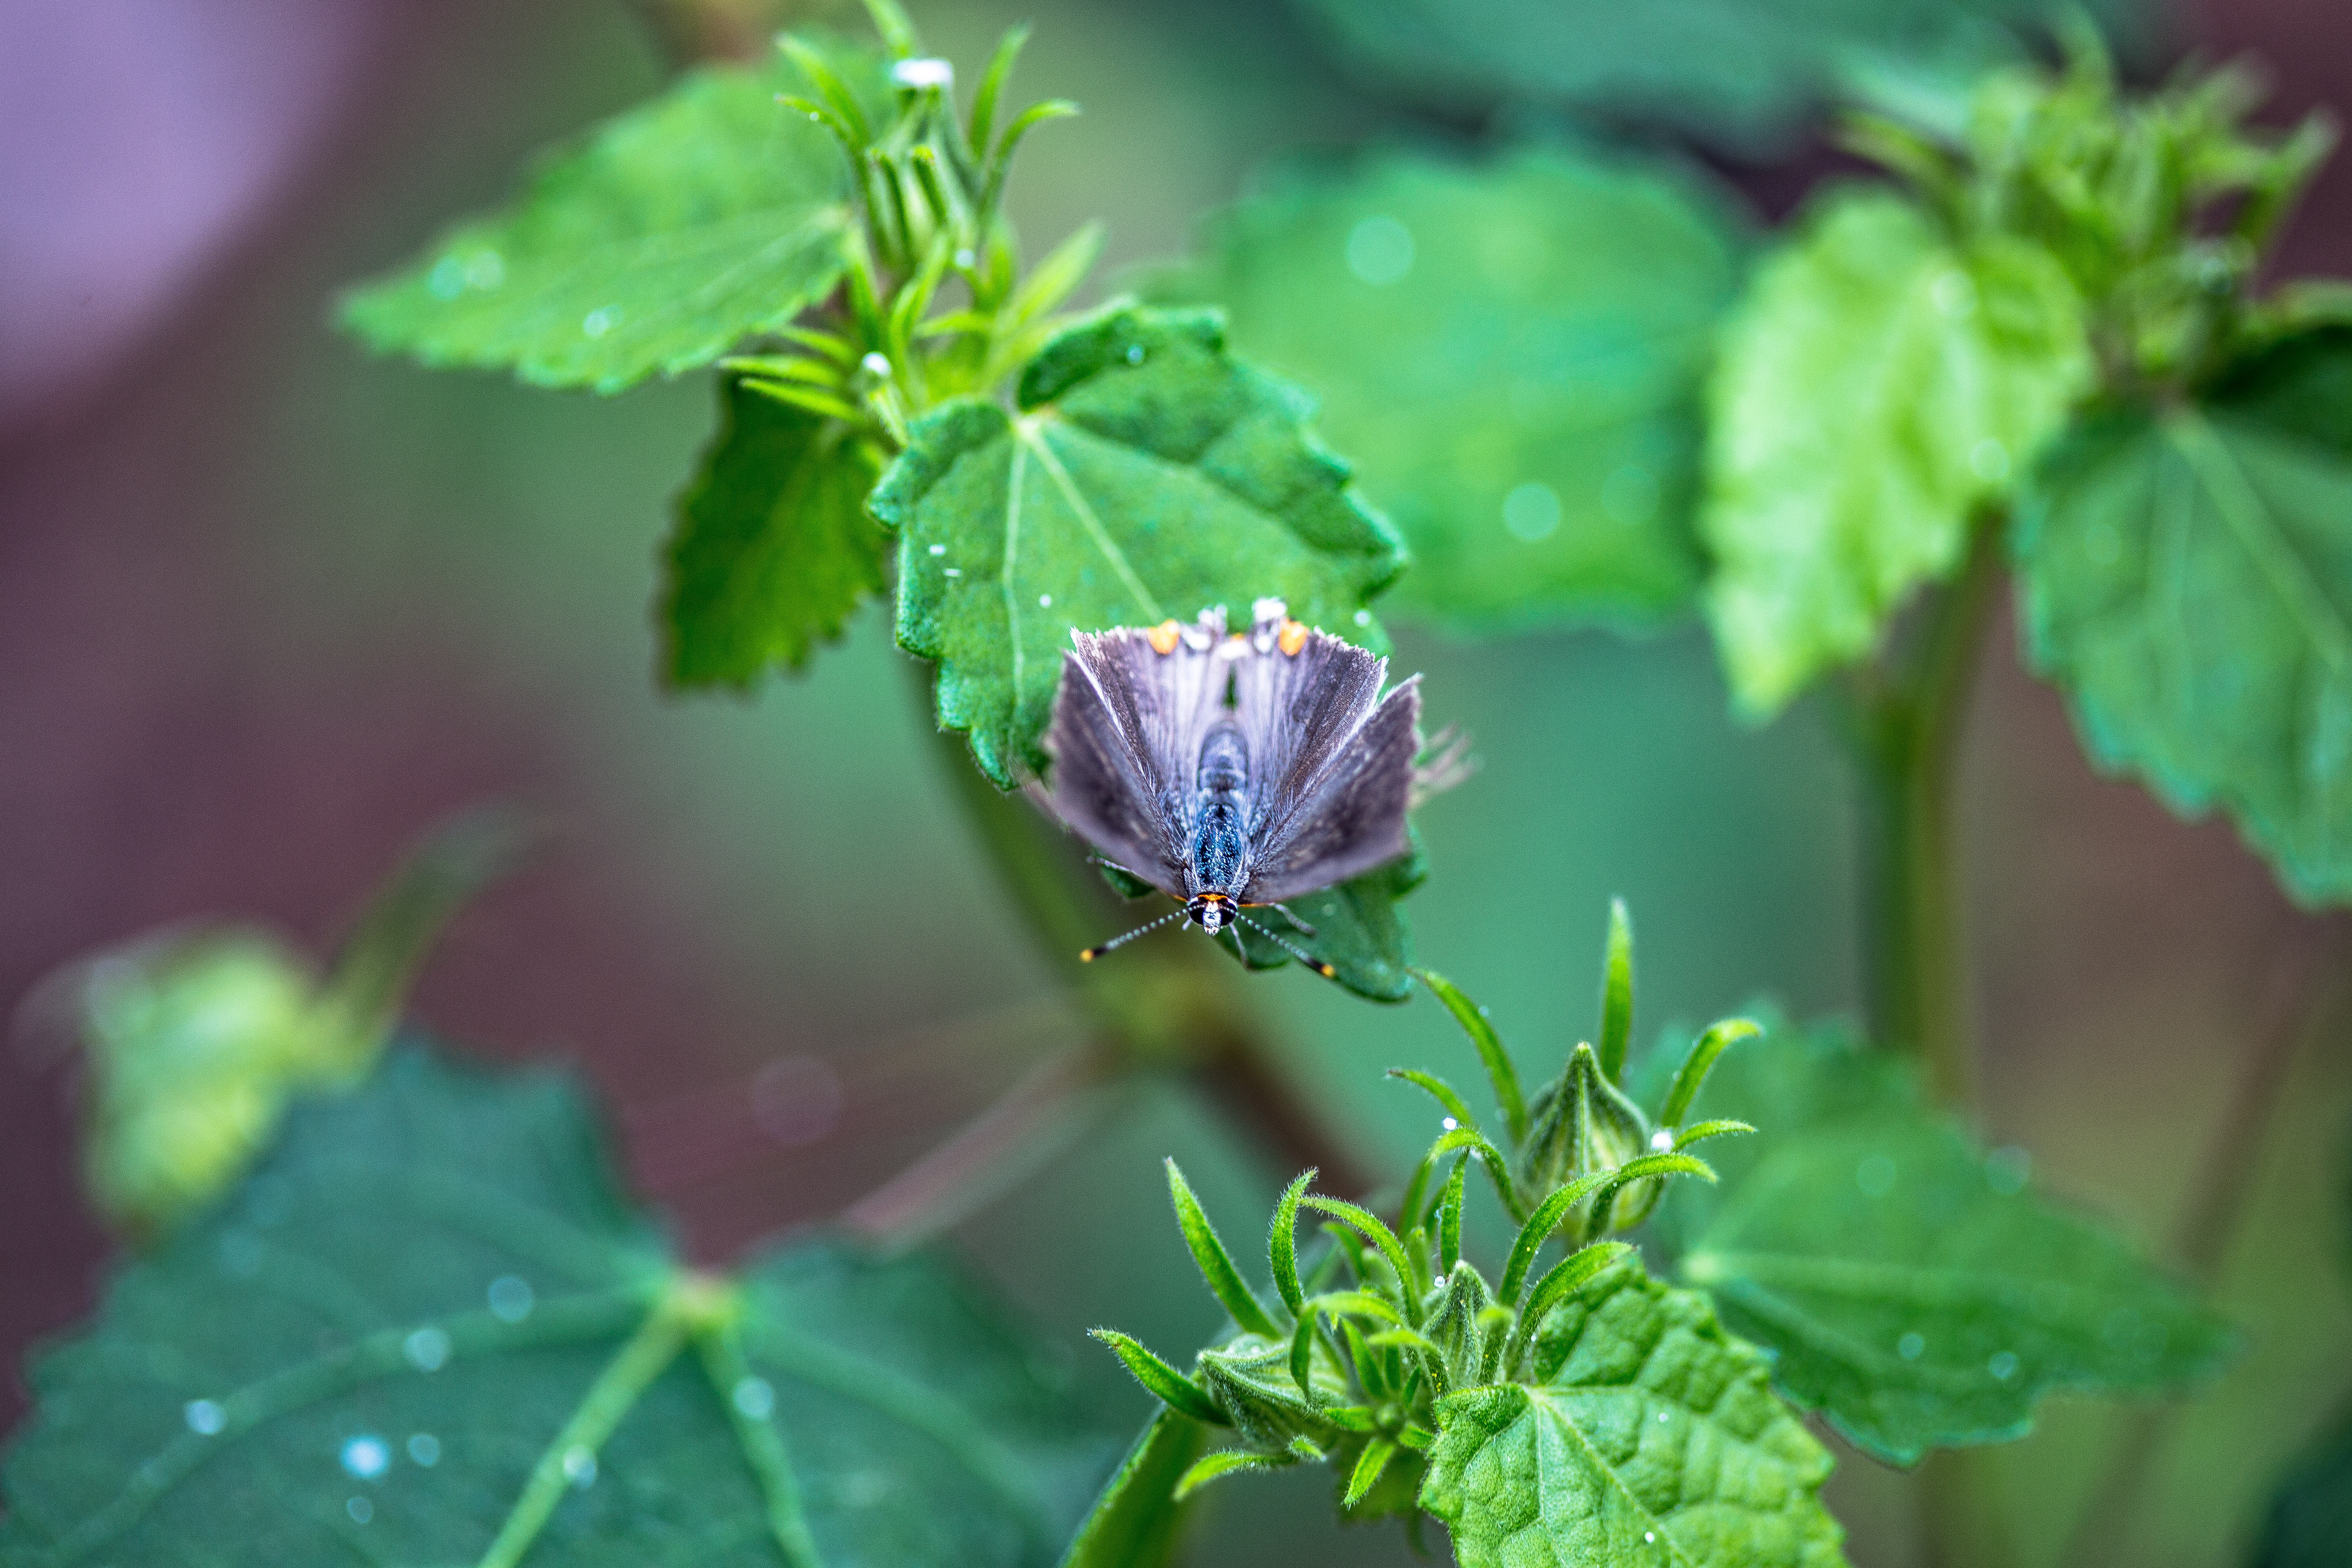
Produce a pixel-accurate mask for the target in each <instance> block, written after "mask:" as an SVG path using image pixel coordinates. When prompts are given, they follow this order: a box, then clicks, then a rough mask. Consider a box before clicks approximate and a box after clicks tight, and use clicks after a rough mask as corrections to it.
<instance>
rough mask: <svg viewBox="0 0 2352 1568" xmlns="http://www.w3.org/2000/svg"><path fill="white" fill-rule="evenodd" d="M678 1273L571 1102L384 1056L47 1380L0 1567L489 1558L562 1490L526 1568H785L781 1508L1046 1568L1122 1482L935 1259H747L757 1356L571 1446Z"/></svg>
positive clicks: (1016, 1348) (416, 1055)
mask: <svg viewBox="0 0 2352 1568" xmlns="http://www.w3.org/2000/svg"><path fill="white" fill-rule="evenodd" d="M679 1279H681V1275H680V1272H679V1269H678V1267H677V1263H676V1260H675V1259H674V1258H673V1257H672V1255H671V1254H670V1252H669V1250H668V1247H667V1244H666V1242H665V1240H664V1238H663V1237H661V1235H660V1234H659V1233H658V1232H656V1230H655V1229H654V1228H653V1227H652V1226H649V1225H648V1224H647V1223H646V1221H645V1220H644V1219H643V1218H642V1217H640V1216H639V1215H636V1214H635V1213H633V1212H632V1211H631V1210H630V1209H629V1208H628V1206H627V1205H625V1203H624V1202H623V1200H622V1199H621V1197H620V1196H619V1194H617V1192H616V1191H615V1189H614V1185H613V1184H612V1182H611V1179H610V1175H609V1172H608V1168H607V1164H606V1161H605V1158H604V1152H603V1149H602V1147H601V1141H600V1139H599V1137H598V1136H597V1133H596V1131H595V1129H594V1128H593V1124H592V1121H591V1119H590V1118H589V1116H588V1114H587V1112H586V1110H585V1107H584V1106H583V1103H582V1101H581V1099H580V1097H579V1095H578V1093H577V1091H576V1090H575V1089H573V1088H572V1085H571V1084H570V1083H569V1082H568V1081H567V1080H565V1079H562V1078H560V1077H558V1076H556V1075H553V1074H550V1073H545V1072H529V1073H520V1074H491V1073H488V1072H481V1071H476V1070H472V1069H468V1068H461V1067H457V1066H454V1065H451V1064H448V1063H446V1062H444V1061H443V1060H441V1059H439V1058H435V1057H433V1056H431V1055H428V1054H426V1053H425V1052H423V1051H420V1050H417V1049H415V1048H402V1049H399V1050H396V1051H394V1053H393V1054H392V1055H390V1056H389V1057H388V1058H386V1059H385V1061H384V1063H383V1066H382V1067H381V1068H379V1069H378V1071H377V1072H376V1074H375V1076H374V1077H373V1078H372V1079H369V1080H368V1082H367V1083H366V1084H365V1085H364V1086H363V1087H362V1088H361V1089H357V1090H355V1091H353V1092H352V1093H351V1094H348V1095H343V1096H338V1097H333V1098H322V1099H313V1100H304V1101H301V1102H299V1104H298V1105H297V1107H296V1108H295V1109H294V1110H293V1111H292V1113H291V1114H290V1115H289V1118H288V1120H287V1123H286V1131H285V1133H284V1136H283V1139H282V1141H281V1142H279V1144H278V1147H277V1149H276V1150H275V1152H273V1153H272V1154H271V1155H270V1156H269V1158H268V1160H267V1161H265V1163H263V1164H262V1165H261V1166H260V1168H259V1169H258V1171H257V1173H256V1174H255V1175H254V1176H253V1177H252V1178H251V1179H250V1180H249V1181H248V1182H247V1183H246V1184H245V1185H244V1186H242V1187H241V1188H239V1189H238V1190H237V1192H236V1194H234V1195H233V1196H232V1197H231V1198H230V1199H229V1200H228V1201H227V1202H226V1203H225V1204H224V1205H221V1206H219V1207H217V1208H215V1210H213V1211H212V1212H211V1213H210V1214H209V1215H206V1216H205V1217H203V1218H201V1219H199V1220H197V1221H194V1222H192V1223H191V1224H189V1225H188V1226H185V1227H184V1228H183V1229H182V1230H180V1231H178V1232H177V1233H175V1234H174V1235H173V1237H172V1238H171V1239H170V1240H169V1241H168V1242H167V1243H166V1244H165V1245H164V1246H163V1247H160V1248H159V1249H157V1250H156V1251H155V1252H154V1253H152V1255H150V1256H149V1258H146V1259H144V1260H142V1261H140V1262H137V1263H134V1264H132V1265H131V1266H130V1267H129V1268H125V1269H124V1270H122V1271H121V1273H120V1274H119V1275H118V1276H117V1277H116V1278H115V1279H114V1280H113V1282H112V1284H111V1286H110V1289H108V1291H107V1293H106V1298H105V1301H104V1305H103V1306H102V1308H101V1309H100V1313H99V1316H98V1319H97V1321H95V1323H94V1324H93V1325H91V1326H90V1327H89V1328H88V1329H87V1330H86V1331H83V1332H82V1333H80V1334H79V1336H78V1337H76V1338H73V1339H71V1340H69V1341H68V1342H65V1343H63V1344H61V1345H60V1346H58V1348H56V1349H54V1350H52V1351H50V1352H47V1354H46V1355H45V1356H43V1357H42V1358H41V1359H39V1360H38V1361H37V1362H36V1363H35V1364H34V1366H33V1368H32V1372H31V1377H30V1381H31V1384H32V1386H33V1390H34V1393H35V1396H36V1402H37V1403H36V1408H35V1411H34V1414H33V1415H32V1417H31V1419H30V1420H29V1421H28V1423H27V1424H26V1426H25V1427H24V1429H23V1430H22V1432H21V1433H20V1434H19V1435H18V1436H17V1437H16V1441H15V1442H14V1443H13V1444H12V1445H11V1447H10V1448H9V1450H8V1452H7V1454H6V1456H5V1463H0V1495H5V1505H6V1519H5V1522H0V1561H5V1562H7V1563H11V1564H20V1565H23V1568H37V1565H57V1568H63V1565H65V1564H69V1563H112V1564H117V1565H120V1568H135V1565H138V1564H146V1563H152V1564H159V1565H160V1564H167V1563H168V1564H173V1565H179V1568H230V1565H244V1564H251V1563H324V1562H340V1561H343V1560H346V1559H349V1558H352V1557H354V1556H357V1557H360V1558H362V1559H364V1560H368V1561H382V1562H396V1563H475V1562H478V1561H485V1560H488V1559H486V1556H485V1553H486V1551H487V1549H488V1547H489V1546H490V1544H491V1542H492V1541H493V1540H494V1538H496V1537H497V1536H498V1535H499V1531H500V1530H501V1527H502V1525H503V1524H504V1522H505V1521H508V1519H509V1514H510V1513H511V1512H512V1511H513V1510H515V1509H516V1505H517V1501H518V1499H519V1498H521V1497H522V1496H523V1495H524V1494H525V1492H526V1490H527V1489H528V1488H529V1487H530V1483H531V1479H532V1477H533V1474H534V1471H535V1470H544V1469H545V1468H547V1467H548V1466H549V1465H550V1464H551V1462H553V1463H555V1464H557V1465H560V1467H561V1468H557V1469H555V1470H554V1471H553V1475H554V1476H555V1478H556V1479H557V1480H558V1482H559V1485H558V1486H557V1488H556V1495H555V1496H554V1498H553V1500H552V1504H553V1505H552V1511H551V1512H550V1513H549V1514H547V1515H546V1516H545V1518H544V1521H543V1524H542V1526H541V1528H540V1529H538V1530H537V1531H534V1532H531V1533H530V1535H529V1536H528V1539H527V1541H526V1542H525V1543H524V1549H523V1552H522V1553H521V1554H520V1556H510V1557H509V1558H507V1559H504V1560H505V1561H512V1562H520V1563H524V1564H526V1565H529V1564H545V1563H572V1564H580V1565H583V1568H596V1565H599V1564H608V1563H609V1564H614V1565H619V1564H632V1565H637V1568H647V1565H661V1564H671V1563H676V1564H688V1563H711V1562H717V1561H725V1562H729V1563H772V1564H783V1563H788V1562H790V1561H791V1559H788V1558H787V1557H786V1556H785V1555H784V1554H783V1552H782V1550H781V1549H780V1546H779V1540H780V1539H781V1537H782V1533H784V1532H783V1531H782V1530H781V1529H780V1527H779V1524H778V1519H779V1514H780V1512H782V1511H785V1510H787V1499H788V1498H789V1499H790V1500H791V1501H790V1508H791V1509H792V1510H797V1512H798V1514H799V1516H800V1518H801V1519H802V1521H803V1528H804V1529H805V1531H806V1532H807V1539H808V1540H809V1541H811V1542H813V1543H814V1546H815V1548H816V1549H817V1551H818V1552H819V1553H820V1554H821V1555H822V1556H823V1557H824V1560H825V1561H828V1562H848V1561H853V1560H857V1561H869V1562H889V1563H938V1564H950V1563H952V1564H958V1565H961V1564H965V1563H992V1564H1008V1565H1009V1564H1015V1563H1051V1562H1052V1561H1053V1560H1054V1557H1055V1553H1056V1552H1057V1551H1058V1549H1059V1547H1060V1544H1061V1542H1062V1540H1063V1539H1064V1537H1065V1535H1066V1531H1067V1530H1068V1528H1069V1526H1070V1524H1071V1523H1072V1522H1073V1521H1074V1520H1075V1519H1076V1516H1077V1514H1078V1513H1079V1512H1080V1510H1082V1509H1083V1508H1084V1506H1085V1501H1086V1499H1087V1497H1088V1496H1089V1495H1090V1494H1091V1492H1092V1490H1093V1489H1094V1484H1095V1482H1096V1479H1097V1477H1098V1476H1099V1475H1100V1473H1101V1465H1102V1461H1103V1460H1104V1459H1105V1458H1107V1456H1106V1455H1105V1454H1104V1452H1103V1449H1102V1447H1100V1446H1099V1445H1098V1444H1097V1443H1096V1442H1094V1441H1093V1440H1092V1439H1091V1438H1090V1437H1089V1436H1087V1433H1086V1431H1085V1429H1084V1428H1083V1427H1081V1426H1077V1425H1076V1424H1075V1423H1074V1421H1073V1419H1072V1417H1071V1415H1070V1413H1069V1410H1068V1408H1067V1405H1066V1402H1065V1400H1064V1399H1063V1397H1062V1395H1061V1394H1060V1393H1059V1392H1058V1391H1057V1390H1056V1389H1055V1387H1053V1386H1052V1385H1050V1384H1048V1383H1046V1382H1044V1381H1041V1378H1040V1374H1039V1373H1038V1372H1037V1370H1036V1368H1037V1367H1039V1366H1041V1365H1043V1364H1045V1363H1044V1362H1043V1359H1042V1358H1041V1357H1039V1356H1038V1355H1036V1354H1035V1352H1034V1347H1033V1346H1032V1345H1031V1344H1030V1343H1029V1342H1027V1341H1026V1340H1024V1338H1022V1337H1020V1336H1019V1335H1017V1334H1015V1333H1013V1331H1011V1330H1010V1329H1008V1327H1007V1326H1006V1323H1005V1321H1004V1320H1003V1318H1002V1317H1001V1316H1000V1315H999V1314H998V1312H997V1310H995V1309H994V1308H993V1307H992V1306H991V1305H990V1304H989V1303H988V1302H987V1301H986V1300H982V1298H980V1297H979V1296H978V1295H977V1294H976V1293H975V1292H974V1291H973V1290H972V1289H971V1288H970V1287H969V1286H967V1285H965V1284H963V1283H961V1281H960V1280H959V1279H957V1278H956V1277H954V1276H953V1275H951V1274H950V1273H949V1272H947V1271H946V1270H944V1269H942V1268H940V1266H938V1265H937V1264H935V1263H932V1262H929V1261H914V1262H908V1263H879V1262H874V1261H869V1260H866V1259H865V1258H860V1257H858V1256H856V1255H855V1254H853V1253H852V1252H850V1251H849V1250H847V1249H846V1248H844V1247H836V1246H834V1245H831V1244H828V1243H824V1242H803V1243H797V1244H794V1245H792V1246H789V1247H784V1248H782V1249H781V1250H778V1251H775V1252H772V1253H770V1254H768V1255H766V1256H765V1257H764V1258H759V1259H757V1260H755V1261H754V1262H753V1264H752V1265H751V1267H750V1268H748V1269H747V1270H746V1271H745V1272H744V1273H743V1274H742V1275H741V1276H740V1278H739V1279H737V1280H736V1281H735V1283H734V1290H735V1294H734V1296H733V1298H732V1300H733V1301H734V1303H735V1307H734V1315H733V1318H732V1322H733V1336H734V1342H735V1344H736V1345H737V1347H738V1349H739V1351H740V1362H738V1363H735V1365H734V1366H732V1367H726V1368H722V1365H721V1364H719V1363H714V1362H712V1361H710V1360H709V1359H707V1358H706V1357H705V1355H703V1354H702V1353H700V1351H701V1349H702V1347H700V1346H698V1345H695V1344H689V1345H686V1346H685V1347H684V1348H682V1349H681V1350H679V1352H677V1354H676V1355H675V1356H674V1357H673V1358H671V1359H668V1360H667V1361H666V1362H663V1363H657V1365H658V1375H657V1376H652V1377H651V1379H650V1381H649V1382H646V1383H644V1384H643V1385H642V1388H641V1390H639V1391H638V1392H636V1393H635V1397H634V1398H633V1399H631V1400H628V1401H627V1402H626V1403H625V1407H624V1408H621V1409H619V1410H616V1411H614V1412H613V1414H614V1415H617V1426H613V1427H612V1428H611V1431H610V1436H607V1437H604V1438H603V1439H602V1440H601V1441H600V1442H598V1443H597V1444H596V1445H594V1446H593V1447H583V1448H582V1449H580V1450H578V1451H577V1453H576V1455H575V1454H574V1452H573V1450H571V1449H569V1448H565V1449H553V1450H551V1443H552V1441H553V1440H554V1439H556V1437H557V1435H558V1434H559V1433H560V1432H562V1431H564V1430H565V1429H566V1427H567V1424H568V1423H570V1422H572V1420H573V1419H574V1418H575V1416H576V1415H577V1414H578V1413H579V1412H580V1410H581V1409H582V1407H583V1396H584V1395H586V1394H588V1392H589V1390H590V1389H591V1388H592V1385H595V1384H598V1381H599V1379H600V1378H601V1377H604V1376H605V1374H606V1373H607V1372H608V1369H610V1368H612V1367H614V1365H615V1364H616V1352H619V1351H620V1349H621V1347H622V1346H623V1345H624V1344H625V1343H628V1342H632V1336H635V1335H637V1334H638V1333H639V1331H641V1329H643V1328H644V1326H645V1325H646V1321H647V1319H648V1315H649V1313H650V1312H651V1311H652V1310H654V1308H655V1304H656V1302H657V1301H659V1300H664V1299H665V1295H666V1292H668V1291H670V1290H673V1289H675V1288H676V1287H677V1283H678V1281H679ZM650 1370H651V1369H649V1371H650ZM551 1453H552V1455H553V1459H552V1461H551V1458H550V1456H551ZM780 1477H781V1478H782V1479H781V1481H780ZM794 1568H800V1565H799V1564H797V1563H795V1564H794Z"/></svg>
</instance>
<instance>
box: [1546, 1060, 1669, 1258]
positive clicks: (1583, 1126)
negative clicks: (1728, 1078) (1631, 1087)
mask: <svg viewBox="0 0 2352 1568" xmlns="http://www.w3.org/2000/svg"><path fill="white" fill-rule="evenodd" d="M1650 1131H1651V1130H1650V1119H1649V1118H1648V1117H1646V1116H1644V1115H1643V1114H1642V1110H1641V1108H1640V1107H1639V1106H1637V1105H1635V1104H1634V1103H1633V1101H1632V1100H1628V1099H1626V1098H1625V1095H1624V1093H1623V1092H1622V1090H1620V1089H1618V1088H1617V1086H1616V1085H1615V1084H1613V1083H1611V1082H1610V1081H1609V1075H1608V1074H1607V1073H1605V1072H1603V1071H1602V1070H1601V1058H1599V1057H1598V1056H1597V1055H1595V1054H1594V1052H1593V1049H1592V1047H1591V1046H1589V1045H1582V1044H1580V1045H1579V1046H1578V1047H1576V1050H1575V1052H1574V1053H1573V1054H1572V1055H1570V1058H1568V1065H1567V1066H1566V1067H1564V1068H1561V1069H1560V1074H1559V1078H1557V1079H1553V1080H1552V1082H1551V1083H1549V1085H1547V1086H1545V1088H1544V1089H1542V1090H1541V1091H1540V1092H1539V1093H1538V1094H1537V1096H1536V1098H1535V1102H1534V1103H1533V1104H1532V1105H1530V1106H1529V1107H1528V1137H1527V1142H1525V1143H1523V1144H1521V1145H1520V1147H1519V1152H1518V1158H1517V1162H1516V1169H1515V1170H1514V1172H1513V1173H1512V1174H1513V1179H1514V1180H1515V1181H1516V1183H1517V1185H1518V1189H1519V1196H1520V1199H1521V1200H1522V1201H1523V1202H1525V1203H1526V1204H1527V1205H1528V1207H1529V1208H1533V1207H1535V1206H1536V1205H1538V1204H1540V1203H1541V1202H1543V1200H1544V1199H1545V1198H1547V1197H1549V1196H1550V1195H1551V1194H1553V1193H1555V1192H1557V1191H1559V1189H1560V1188H1561V1187H1564V1186H1566V1185H1567V1184H1569V1183H1570V1182H1573V1181H1576V1180H1578V1179H1579V1178H1580V1177H1583V1176H1589V1175H1591V1174H1593V1173H1596V1172H1604V1171H1614V1170H1616V1169H1617V1168H1618V1167H1620V1166H1621V1165H1623V1164H1624V1163H1626V1162H1627V1161H1628V1160H1633V1159H1637V1158H1639V1157H1640V1156H1642V1155H1643V1154H1646V1153H1649V1152H1651V1150H1650ZM1660 1185H1661V1183H1660V1182H1659V1181H1657V1180H1656V1179H1655V1178H1653V1179H1651V1180H1648V1181H1642V1182H1636V1183H1634V1184H1632V1185H1631V1186H1628V1187H1626V1188H1624V1189H1623V1190H1622V1191H1621V1192H1619V1193H1618V1194H1616V1196H1615V1197H1614V1198H1613V1199H1612V1200H1611V1202H1610V1205H1609V1212H1608V1213H1607V1214H1604V1215H1594V1214H1593V1213H1592V1212H1591V1208H1592V1205H1591V1204H1590V1203H1589V1202H1588V1203H1583V1204H1579V1205H1577V1206H1576V1207H1574V1208H1572V1209H1570V1211H1569V1212H1568V1215H1567V1216H1566V1217H1565V1218H1563V1219H1562V1220H1561V1222H1560V1227H1559V1231H1560V1235H1561V1236H1562V1237H1563V1238H1565V1239H1566V1240H1568V1241H1569V1242H1570V1243H1571V1244H1573V1243H1575V1242H1577V1241H1580V1240H1586V1239H1591V1238H1594V1237H1601V1236H1605V1235H1607V1234H1608V1233H1609V1232H1610V1231H1612V1230H1623V1229H1627V1228H1629V1227H1631V1226H1635V1225H1639V1224H1640V1223H1641V1222H1642V1220H1643V1218H1645V1217H1646V1216H1647V1215H1649V1212H1650V1210H1651V1209H1652V1208H1653V1207H1654V1206H1655V1205H1656V1204H1657V1201H1658V1188H1659V1187H1660Z"/></svg>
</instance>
